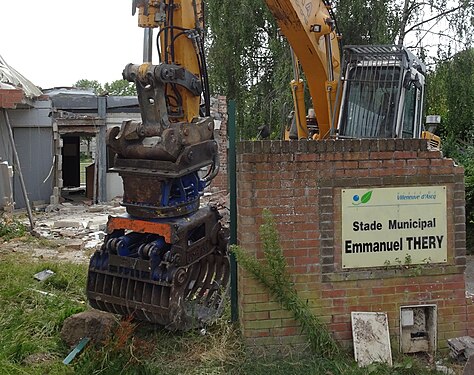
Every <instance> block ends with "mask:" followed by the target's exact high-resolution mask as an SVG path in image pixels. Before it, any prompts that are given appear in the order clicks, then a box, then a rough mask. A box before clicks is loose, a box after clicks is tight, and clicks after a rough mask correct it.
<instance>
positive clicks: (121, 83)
mask: <svg viewBox="0 0 474 375" xmlns="http://www.w3.org/2000/svg"><path fill="white" fill-rule="evenodd" d="M104 91H105V92H106V93H107V94H109V95H117V96H136V95H137V89H136V87H135V84H134V83H132V82H128V81H126V80H124V79H119V80H116V81H113V82H111V83H108V82H106V83H105V84H104Z"/></svg>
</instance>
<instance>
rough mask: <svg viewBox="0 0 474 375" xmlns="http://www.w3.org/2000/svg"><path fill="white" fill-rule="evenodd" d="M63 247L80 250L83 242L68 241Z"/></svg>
mask: <svg viewBox="0 0 474 375" xmlns="http://www.w3.org/2000/svg"><path fill="white" fill-rule="evenodd" d="M65 247H66V249H70V250H82V249H83V248H84V242H83V241H82V240H71V241H68V243H67V244H66V246H65Z"/></svg>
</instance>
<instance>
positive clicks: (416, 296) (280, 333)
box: [237, 140, 474, 351]
mask: <svg viewBox="0 0 474 375" xmlns="http://www.w3.org/2000/svg"><path fill="white" fill-rule="evenodd" d="M237 174H238V175H237V181H238V197H237V202H238V203H237V204H238V242H239V244H240V245H241V246H242V247H243V248H244V249H245V250H246V251H248V252H249V253H251V254H254V255H256V256H257V257H258V258H261V257H262V248H261V241H260V237H259V234H258V229H259V226H260V224H261V223H262V210H263V209H264V208H268V209H270V210H271V212H272V213H273V214H274V216H275V222H276V223H277V228H278V231H279V234H280V240H281V244H282V247H283V250H284V255H285V257H286V259H287V262H288V264H289V271H290V273H291V274H292V275H293V278H294V282H295V285H296V288H297V289H298V292H299V295H300V296H301V297H302V298H303V299H305V300H307V301H308V304H309V306H311V308H312V309H313V311H314V313H315V314H316V315H317V316H319V317H320V319H321V320H322V321H323V322H325V323H327V325H328V327H329V329H330V330H331V332H333V334H334V337H336V338H337V339H338V340H340V341H341V342H343V343H346V344H349V343H350V342H351V341H352V334H351V324H350V313H351V311H383V312H387V313H388V317H389V326H390V334H391V336H392V339H393V342H394V344H393V348H394V349H396V348H397V347H398V336H399V333H398V332H399V315H400V310H399V309H400V306H406V305H418V304H436V305H437V307H438V345H439V346H440V347H446V345H447V344H446V339H447V338H451V337H456V336H460V335H466V334H471V335H472V334H473V333H474V306H473V303H472V301H467V300H466V298H465V284H464V282H465V281H464V269H465V263H466V257H465V251H466V249H465V215H464V171H463V169H462V168H461V167H458V166H455V165H454V163H453V161H452V160H451V159H444V158H442V155H441V153H440V152H438V151H428V150H427V144H426V142H424V141H422V140H327V141H320V142H314V141H313V142H311V141H290V142H281V141H260V142H242V143H240V144H239V145H238V156H237ZM419 185H425V186H437V185H442V186H446V188H447V215H448V217H447V237H448V261H447V263H443V264H437V265H430V266H418V267H417V268H416V272H414V270H413V267H380V268H365V269H355V270H354V269H352V270H346V269H344V270H343V269H342V267H341V251H342V244H341V242H342V239H341V219H342V218H341V190H342V188H367V187H368V188H377V187H395V186H419ZM238 277H239V279H238V283H239V314H240V320H241V325H242V331H243V334H244V336H245V337H246V339H247V342H248V344H250V345H251V346H253V347H254V349H255V350H257V351H258V350H265V351H267V350H268V349H273V350H275V351H282V350H283V351H286V350H290V349H291V347H292V346H294V345H299V344H303V343H304V342H305V339H304V338H303V337H302V336H301V335H300V329H299V327H298V324H297V323H296V322H295V321H294V319H293V318H292V316H291V313H289V312H287V311H285V310H282V308H281V306H280V305H279V304H278V303H276V302H275V301H274V300H273V298H272V297H271V296H270V295H269V294H268V293H267V292H266V291H265V290H264V289H263V288H262V287H261V286H260V285H259V284H258V283H257V282H256V281H255V280H254V279H252V278H251V277H250V276H249V275H248V274H247V273H246V272H245V271H243V270H242V269H239V276H238ZM288 348H290V349H288Z"/></svg>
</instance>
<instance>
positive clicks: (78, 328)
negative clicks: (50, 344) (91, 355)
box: [61, 310, 117, 347]
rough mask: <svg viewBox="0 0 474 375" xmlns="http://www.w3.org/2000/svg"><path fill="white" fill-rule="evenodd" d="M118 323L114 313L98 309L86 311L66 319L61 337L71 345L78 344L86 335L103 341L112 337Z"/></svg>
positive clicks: (98, 341) (94, 339) (97, 340)
mask: <svg viewBox="0 0 474 375" xmlns="http://www.w3.org/2000/svg"><path fill="white" fill-rule="evenodd" d="M116 325H117V319H116V318H115V316H114V315H113V314H110V313H106V312H102V311H98V310H90V311H84V312H82V313H79V314H75V315H72V316H70V317H69V318H67V319H66V320H65V321H64V324H63V327H62V329H61V339H62V340H63V341H64V342H65V343H66V344H67V345H68V346H69V347H72V346H74V345H76V344H77V343H78V342H79V341H80V340H81V339H82V338H84V337H90V338H91V340H92V341H93V342H96V343H101V342H103V341H105V340H106V339H107V338H108V337H110V335H111V334H112V333H113V330H114V328H115V327H116Z"/></svg>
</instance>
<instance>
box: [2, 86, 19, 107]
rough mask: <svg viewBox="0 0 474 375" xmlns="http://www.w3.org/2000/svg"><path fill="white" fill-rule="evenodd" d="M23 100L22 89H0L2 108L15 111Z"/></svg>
mask: <svg viewBox="0 0 474 375" xmlns="http://www.w3.org/2000/svg"><path fill="white" fill-rule="evenodd" d="M22 100H23V90H21V89H13V88H12V89H0V108H5V109H15V108H16V106H17V104H19V103H21V102H22Z"/></svg>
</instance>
